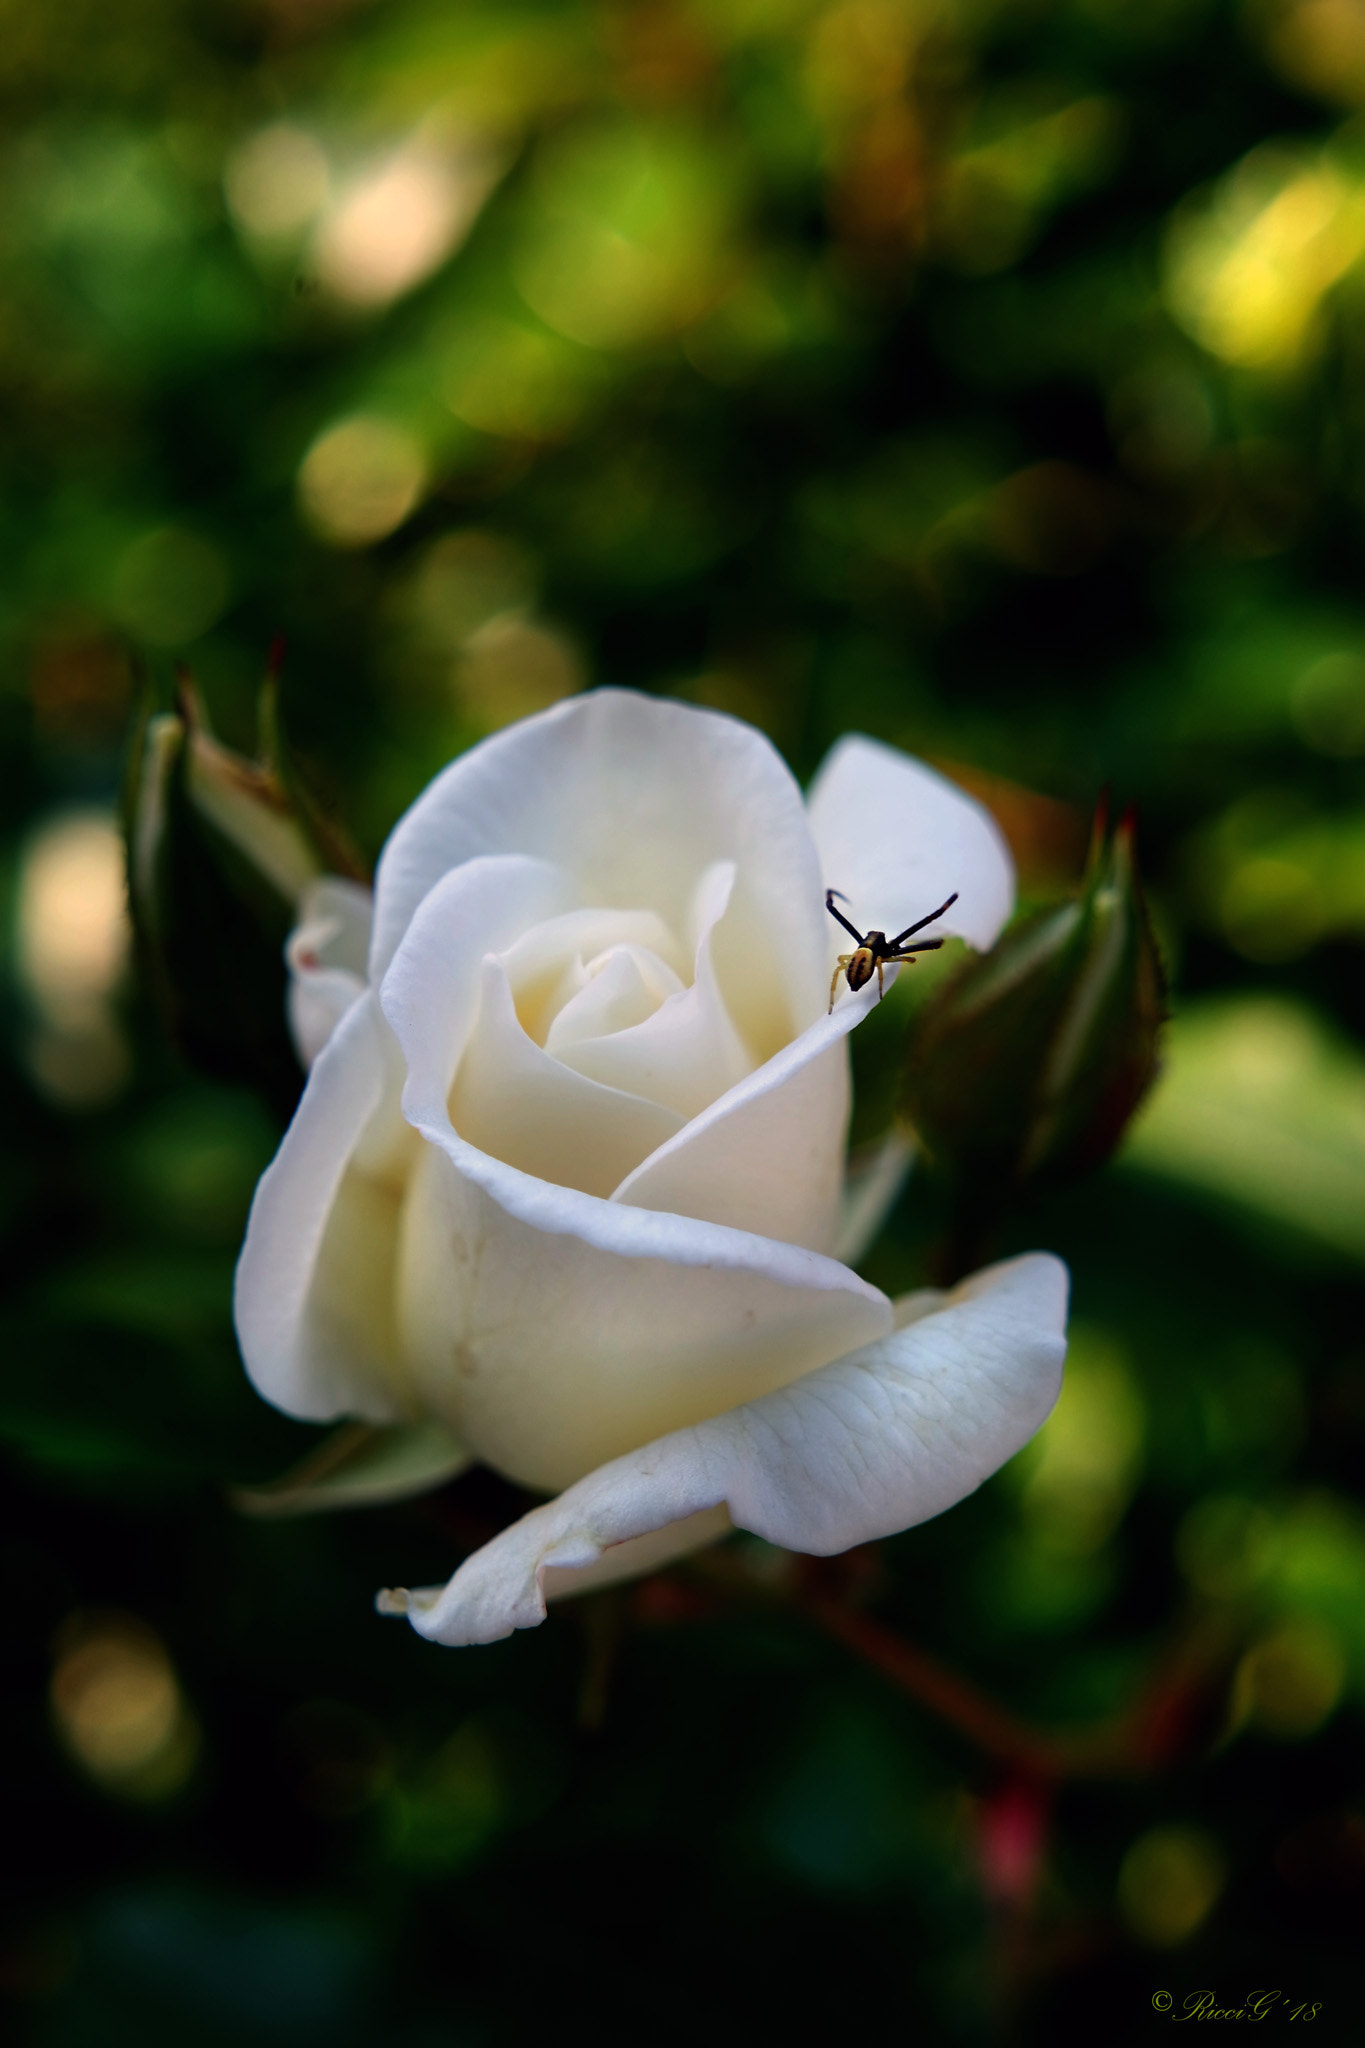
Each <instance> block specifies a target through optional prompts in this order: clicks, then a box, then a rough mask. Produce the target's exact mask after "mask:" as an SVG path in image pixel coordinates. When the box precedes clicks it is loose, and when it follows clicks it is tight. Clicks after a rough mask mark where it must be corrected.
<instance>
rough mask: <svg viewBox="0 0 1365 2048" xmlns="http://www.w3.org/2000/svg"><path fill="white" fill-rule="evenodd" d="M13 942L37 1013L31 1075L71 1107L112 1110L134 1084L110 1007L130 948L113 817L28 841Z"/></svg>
mask: <svg viewBox="0 0 1365 2048" xmlns="http://www.w3.org/2000/svg"><path fill="white" fill-rule="evenodd" d="M16 941H17V945H16V951H17V956H18V957H17V966H18V970H19V979H20V982H21V984H22V985H23V987H24V989H25V992H26V993H27V995H28V997H29V999H30V1002H31V1004H32V1008H33V1012H34V1019H33V1030H32V1033H31V1035H30V1037H29V1041H28V1045H27V1048H26V1050H27V1056H28V1065H29V1069H30V1072H31V1073H32V1075H33V1077H34V1079H35V1080H36V1081H37V1082H38V1084H39V1086H40V1087H42V1088H43V1090H44V1092H45V1093H47V1094H49V1095H51V1096H53V1097H54V1098H55V1099H56V1100H58V1101H59V1102H62V1103H63V1104H65V1105H66V1106H68V1107H71V1108H93V1107H95V1106H96V1105H98V1104H99V1103H102V1102H105V1101H107V1100H108V1099H109V1098H110V1097H111V1096H112V1095H114V1094H116V1093H117V1092H118V1090H119V1088H120V1087H121V1086H122V1085H123V1083H124V1081H125V1080H126V1079H127V1075H128V1066H129V1060H128V1050H127V1045H126V1043H125V1040H124V1036H123V1033H122V1030H121V1028H120V1026H119V1022H118V1019H117V1016H116V1014H115V1011H114V1007H113V998H114V994H115V991H116V989H117V986H118V983H119V980H120V977H121V976H122V974H123V971H124V967H125V965H126V962H127V958H128V949H129V942H130V928H129V923H128V903H127V886H126V881H125V873H124V854H123V841H122V839H121V837H120V835H119V833H118V830H117V828H116V827H115V825H114V821H113V819H112V818H111V817H110V816H109V815H108V814H107V812H103V811H73V812H69V813H67V814H66V815H64V816H60V817H57V818H54V819H52V820H50V821H49V822H48V823H47V824H45V825H43V826H41V827H40V828H39V829H38V831H37V832H36V833H35V834H34V835H33V837H32V838H31V839H30V840H29V842H28V845H27V847H26V848H25V850H24V853H23V856H22V860H21V864H20V871H19V891H18V918H17V930H16Z"/></svg>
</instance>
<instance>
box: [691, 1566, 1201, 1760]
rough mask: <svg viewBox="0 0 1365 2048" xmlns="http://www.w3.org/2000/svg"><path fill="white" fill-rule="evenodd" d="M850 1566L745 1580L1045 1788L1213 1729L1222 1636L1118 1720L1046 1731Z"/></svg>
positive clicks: (1159, 1672) (1152, 1754) (1167, 1665)
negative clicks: (929, 1639)
mask: <svg viewBox="0 0 1365 2048" xmlns="http://www.w3.org/2000/svg"><path fill="white" fill-rule="evenodd" d="M851 1555H852V1558H854V1559H856V1558H857V1557H858V1553H856V1552H855V1553H852V1554H851ZM863 1556H864V1559H865V1558H866V1553H863ZM844 1563H845V1561H844V1560H838V1561H837V1563H836V1569H835V1570H834V1571H831V1568H830V1566H829V1565H828V1564H825V1563H823V1562H822V1561H818V1560H814V1559H808V1560H804V1561H803V1565H802V1568H801V1569H800V1571H799V1572H798V1573H797V1574H796V1575H795V1579H794V1581H789V1582H788V1583H787V1584H786V1586H783V1587H767V1588H764V1587H761V1586H759V1585H756V1584H754V1582H753V1581H752V1580H748V1579H747V1575H746V1581H745V1582H744V1590H746V1591H748V1592H749V1593H750V1594H751V1595H752V1594H757V1595H758V1596H759V1597H760V1598H762V1597H765V1596H766V1597H768V1598H773V1597H776V1599H778V1600H780V1601H781V1602H782V1604H784V1605H788V1606H792V1607H795V1608H796V1610H797V1611H799V1612H800V1613H802V1614H804V1615H806V1616H807V1617H808V1619H810V1620H811V1621H813V1622H814V1623H815V1624H816V1626H817V1627H819V1628H821V1629H822V1630H823V1631H824V1632H825V1633H826V1634H827V1635H829V1636H832V1637H833V1638H834V1639H835V1641H836V1642H839V1643H841V1644H843V1646H844V1647H845V1648H846V1649H848V1650H851V1651H852V1652H853V1654H854V1655H855V1656H856V1657H859V1658H860V1659H861V1660H862V1661H863V1662H864V1663H865V1664H868V1665H870V1666H871V1667H872V1669H873V1670H875V1671H879V1672H880V1673H881V1674H882V1676H883V1677H884V1678H887V1679H889V1680H890V1681H891V1683H892V1684H893V1685H895V1686H896V1687H897V1688H898V1690H900V1691H901V1692H903V1693H905V1694H906V1695H907V1696H908V1697H909V1698H911V1699H913V1700H915V1701H917V1702H918V1703H919V1705H920V1706H922V1707H925V1708H927V1709H928V1711H929V1712H930V1713H931V1714H933V1715H935V1717H936V1718H937V1719H938V1720H940V1721H943V1722H945V1723H946V1724H947V1725H948V1726H949V1727H951V1728H954V1729H955V1730H956V1731H957V1733H958V1734H959V1735H962V1736H964V1737H965V1738H966V1740H967V1741H969V1742H970V1743H972V1744H973V1745H974V1747H975V1748H977V1749H979V1750H982V1751H984V1752H985V1753H986V1755H988V1756H991V1757H994V1758H995V1759H996V1760H997V1761H998V1762H1000V1763H1002V1764H1005V1765H1007V1766H1008V1767H1009V1768H1010V1769H1011V1770H1014V1771H1018V1772H1020V1773H1022V1774H1023V1775H1025V1776H1026V1777H1029V1778H1031V1779H1033V1780H1035V1781H1036V1782H1038V1783H1040V1784H1058V1783H1060V1782H1061V1781H1063V1780H1065V1779H1074V1778H1126V1777H1141V1776H1146V1775H1148V1774H1150V1773H1154V1772H1156V1771H1159V1770H1160V1769H1162V1768H1163V1767H1164V1766H1165V1765H1167V1764H1169V1763H1171V1762H1172V1761H1174V1759H1175V1758H1176V1757H1177V1756H1179V1755H1180V1754H1181V1753H1182V1751H1184V1750H1186V1749H1188V1748H1189V1747H1190V1746H1191V1744H1192V1743H1193V1742H1194V1741H1195V1740H1197V1739H1199V1737H1200V1736H1201V1735H1202V1734H1203V1733H1205V1732H1206V1729H1207V1724H1208V1709H1209V1707H1210V1705H1211V1704H1212V1703H1213V1701H1214V1700H1215V1699H1216V1698H1217V1696H1218V1687H1217V1679H1218V1678H1219V1676H1220V1674H1221V1672H1222V1670H1223V1668H1224V1666H1225V1664H1226V1661H1227V1650H1228V1645H1227V1644H1226V1643H1224V1642H1223V1640H1222V1639H1221V1636H1219V1637H1217V1638H1214V1637H1213V1636H1211V1635H1210V1634H1209V1633H1207V1632H1201V1633H1199V1634H1198V1635H1195V1634H1191V1635H1188V1636H1186V1637H1185V1638H1183V1639H1181V1640H1179V1641H1177V1642H1176V1643H1174V1644H1173V1645H1171V1646H1170V1647H1169V1648H1168V1649H1167V1651H1166V1652H1165V1654H1164V1655H1163V1656H1161V1657H1160V1658H1158V1660H1157V1662H1156V1664H1155V1666H1154V1668H1153V1670H1152V1672H1151V1674H1150V1675H1149V1678H1148V1680H1147V1683H1146V1684H1145V1686H1144V1687H1143V1688H1142V1689H1141V1691H1140V1692H1139V1694H1138V1696H1137V1698H1136V1699H1135V1700H1134V1701H1133V1702H1132V1704H1131V1705H1129V1706H1128V1707H1126V1708H1124V1709H1122V1710H1121V1711H1120V1712H1119V1713H1117V1714H1115V1715H1112V1716H1108V1717H1106V1718H1105V1719H1103V1720H1101V1721H1098V1722H1095V1723H1093V1724H1092V1725H1091V1726H1089V1727H1084V1728H1077V1729H1066V1730H1048V1729H1041V1728H1036V1727H1033V1726H1032V1725H1031V1724H1030V1723H1029V1722H1027V1721H1025V1720H1023V1719H1022V1718H1021V1717H1020V1716H1019V1715H1017V1714H1015V1713H1013V1712H1012V1711H1011V1710H1010V1709H1009V1708H1008V1707H1005V1706H1002V1705H1001V1704H1000V1703H999V1701H997V1700H994V1699H992V1698H991V1696H990V1695H989V1694H988V1693H986V1692H984V1691H983V1690H981V1688H980V1687H978V1686H976V1685H974V1684H973V1683H972V1681H971V1680H970V1679H968V1678H964V1677H963V1676H962V1675H961V1673H960V1672H957V1671H954V1670H953V1669H952V1668H951V1666H949V1665H947V1664H944V1663H942V1662H941V1661H940V1660H939V1659H938V1658H936V1657H934V1656H932V1655H930V1653H929V1652H928V1651H926V1650H922V1649H920V1648H919V1647H918V1645H916V1644H914V1643H911V1642H909V1641H908V1640H907V1639H906V1638H905V1637H904V1636H902V1635H900V1634H898V1633H897V1631H896V1630H894V1629H891V1628H888V1627H887V1626H886V1624H885V1623H884V1622H881V1621H878V1620H876V1619H875V1618H874V1617H873V1616H872V1615H870V1614H867V1613H866V1612H864V1611H863V1610H862V1609H861V1608H859V1607H858V1606H856V1605H855V1604H853V1602H852V1601H851V1600H850V1599H849V1597H848V1594H849V1591H850V1590H851V1588H850V1585H849V1580H848V1574H847V1571H845V1572H844V1574H842V1577H843V1584H842V1585H841V1584H840V1574H839V1573H838V1571H837V1565H841V1564H844ZM717 1567H721V1569H719V1570H718V1569H717ZM698 1568H700V1569H701V1570H702V1571H703V1572H704V1575H705V1577H706V1578H707V1579H708V1580H710V1581H711V1582H712V1583H713V1584H715V1583H717V1582H720V1583H722V1584H723V1585H724V1587H725V1589H726V1590H730V1591H735V1592H738V1591H739V1590H740V1588H741V1582H740V1580H739V1576H738V1574H736V1573H735V1572H734V1570H733V1567H732V1566H731V1565H730V1564H729V1562H728V1561H726V1562H725V1564H724V1565H723V1566H722V1560H721V1557H720V1556H712V1557H710V1558H706V1559H697V1560H695V1561H694V1564H693V1570H694V1571H695V1570H697V1569H698ZM854 1568H855V1570H856V1569H857V1567H856V1566H855V1567H854Z"/></svg>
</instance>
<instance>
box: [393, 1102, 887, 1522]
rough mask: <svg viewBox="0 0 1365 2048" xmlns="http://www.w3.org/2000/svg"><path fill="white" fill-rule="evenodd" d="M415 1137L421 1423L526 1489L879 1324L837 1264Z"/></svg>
mask: <svg viewBox="0 0 1365 2048" xmlns="http://www.w3.org/2000/svg"><path fill="white" fill-rule="evenodd" d="M424 1128H425V1130H426V1133H427V1135H429V1136H430V1137H431V1143H430V1145H429V1146H428V1147H427V1148H426V1149H424V1151H423V1153H422V1154H421V1157H420V1159H419V1163H418V1167H417V1170H416V1173H415V1175H414V1178H413V1182H412V1186H411V1189H410V1192H409V1196H408V1200H407V1202H406V1203H405V1205H404V1211H403V1226H402V1240H401V1250H400V1268H399V1273H400V1278H399V1329H400V1340H401V1344H402V1350H403V1357H404V1364H405V1367H406V1370H407V1372H408V1374H409V1375H410V1383H411V1385H412V1388H413V1392H414V1399H415V1402H416V1408H417V1412H420V1413H424V1414H429V1415H434V1416H436V1417H437V1418H439V1419H440V1420H441V1421H442V1422H444V1423H445V1424H446V1426H447V1427H448V1428H449V1429H451V1430H452V1431H454V1433H455V1434H456V1435H457V1436H459V1437H460V1438H461V1439H462V1440H463V1441H464V1442H465V1443H467V1444H468V1445H469V1447H470V1449H471V1450H472V1451H474V1452H475V1454H476V1455H477V1456H478V1457H480V1458H482V1459H484V1460H485V1461H486V1462H487V1463H488V1464H490V1465H493V1466H495V1467H496V1468H497V1470H499V1471H500V1472H503V1473H505V1474H507V1476H508V1477H509V1478H512V1479H517V1480H520V1481H521V1482H522V1483H523V1484H524V1485H527V1486H536V1487H544V1488H546V1489H550V1488H555V1487H560V1486H565V1485H568V1484H570V1483H571V1482H572V1481H573V1480H575V1479H577V1478H579V1477H581V1476H582V1474H583V1473H584V1472H587V1471H590V1470H591V1469H592V1467H593V1466H594V1465H596V1464H599V1463H601V1462H602V1461H603V1460H604V1459H606V1458H610V1457H614V1456H616V1455H617V1454H618V1453H619V1452H621V1451H623V1450H626V1449H628V1448H629V1447H630V1446H631V1445H632V1444H638V1443H643V1442H646V1441H647V1440H648V1439H649V1438H650V1437H652V1436H657V1435H659V1434H660V1433H661V1432H663V1431H665V1430H668V1429H675V1428H677V1427H679V1426H680V1425H681V1424H683V1423H685V1422H695V1421H698V1420H700V1419H701V1418H702V1417H703V1416H706V1415H712V1414H715V1413H716V1412H717V1411H718V1410H720V1409H723V1408H726V1407H728V1406H730V1405H731V1404H732V1403H733V1402H734V1401H735V1400H736V1399H739V1400H743V1399H745V1398H747V1397H749V1396H751V1395H756V1394H760V1393H767V1392H768V1391H769V1390H770V1389H772V1388H774V1387H780V1386H783V1385H785V1384H786V1382H787V1381H788V1380H789V1379H791V1378H793V1377H795V1376H796V1375H798V1374H800V1373H803V1372H809V1371H810V1370H811V1368H812V1367H814V1366H817V1365H823V1364H824V1362H825V1361H826V1360H827V1359H830V1358H836V1357H838V1356H839V1354H840V1353H841V1352H843V1351H845V1350H847V1349H848V1347H849V1345H850V1343H861V1342H866V1341H867V1340H868V1339H870V1338H872V1337H875V1336H878V1335H881V1334H882V1333H883V1332H885V1331H886V1330H887V1329H888V1328H889V1327H890V1322H891V1307H890V1303H889V1302H888V1301H887V1299H886V1297H885V1296H884V1295H881V1294H879V1293H878V1292H877V1290H876V1289H875V1288H872V1287H869V1286H867V1285H866V1283H865V1282H863V1281H860V1280H859V1279H858V1278H857V1276H856V1275H855V1274H853V1273H851V1272H849V1270H848V1269H847V1267H844V1266H839V1265H836V1264H835V1263H834V1261H833V1260H832V1259H820V1258H817V1257H816V1256H815V1255H814V1254H813V1253H810V1252H805V1251H801V1250H799V1249H798V1248H797V1247H796V1246H793V1245H783V1244H776V1243H774V1242H772V1241H770V1240H768V1239H766V1238H759V1237H751V1236H749V1235H747V1234H746V1233H744V1232H742V1231H737V1230H724V1229H720V1228H717V1227H716V1226H715V1225H713V1224H707V1223H697V1222H693V1221H691V1220H690V1219H689V1218H687V1217H683V1216H668V1215H656V1214H653V1213H651V1212H649V1211H646V1210H641V1209H628V1208H624V1207H619V1206H617V1205H616V1204H614V1203H609V1202H602V1201H599V1200H597V1199H596V1198H595V1197H594V1196H592V1195H584V1194H580V1193H578V1192H577V1191H576V1190H575V1189H572V1188H563V1187H552V1186H550V1185H549V1184H548V1183H547V1182H544V1181H539V1180H534V1179H532V1178H531V1177H530V1176H529V1175H528V1174H523V1173H519V1172H517V1170H516V1169H515V1168H513V1167H509V1166H505V1165H503V1164H502V1163H501V1162H500V1161H497V1160H492V1159H489V1158H488V1157H487V1156H486V1155H485V1154H484V1153H481V1152H477V1151H475V1149H474V1147H473V1146H472V1145H466V1144H464V1143H463V1141H462V1140H460V1139H459V1138H457V1137H456V1136H455V1134H454V1132H453V1131H451V1130H450V1128H449V1126H448V1125H447V1126H446V1129H445V1131H444V1132H443V1133H439V1132H436V1129H435V1126H425V1127H424Z"/></svg>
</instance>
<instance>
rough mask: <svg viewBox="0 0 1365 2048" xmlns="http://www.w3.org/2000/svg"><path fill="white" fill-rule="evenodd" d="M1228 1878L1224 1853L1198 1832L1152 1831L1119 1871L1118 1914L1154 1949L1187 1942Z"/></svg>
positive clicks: (1139, 1841)
mask: <svg viewBox="0 0 1365 2048" xmlns="http://www.w3.org/2000/svg"><path fill="white" fill-rule="evenodd" d="M1226 1875H1227V1864H1226V1861H1225V1858H1224V1856H1223V1852H1222V1850H1221V1849H1220V1848H1219V1846H1218V1843H1217V1842H1216V1841H1215V1840H1214V1838H1213V1836H1212V1835H1210V1834H1208V1833H1206V1831H1205V1830H1204V1829H1202V1828H1195V1827H1179V1826H1175V1827H1159V1828H1150V1829H1149V1830H1148V1831H1147V1833H1146V1834H1144V1835H1139V1837H1138V1839H1137V1841H1136V1842H1134V1843H1133V1845H1132V1847H1131V1848H1130V1849H1129V1851H1128V1853H1127V1855H1126V1856H1125V1857H1124V1859H1123V1863H1122V1866H1121V1867H1120V1870H1119V1886H1118V1896H1119V1910H1120V1912H1121V1913H1122V1914H1123V1917H1124V1920H1125V1921H1126V1922H1127V1924H1128V1926H1129V1928H1130V1929H1131V1931H1132V1932H1133V1934H1135V1935H1136V1937H1137V1939H1138V1940H1139V1941H1141V1942H1145V1943H1147V1944H1148V1946H1149V1947H1152V1948H1174V1947H1176V1946H1177V1945H1178V1944H1179V1943H1180V1942H1182V1941H1187V1940H1188V1939H1189V1937H1190V1935H1192V1934H1193V1933H1194V1932H1195V1930H1196V1928H1198V1927H1199V1926H1200V1925H1201V1924H1202V1922H1203V1921H1205V1920H1206V1919H1207V1918H1208V1916H1209V1914H1210V1912H1211V1911H1212V1910H1213V1907H1214V1906H1215V1905H1216V1904H1217V1901H1218V1898H1219V1895H1220V1893H1221V1892H1222V1889H1223V1885H1224V1882H1225V1879H1226Z"/></svg>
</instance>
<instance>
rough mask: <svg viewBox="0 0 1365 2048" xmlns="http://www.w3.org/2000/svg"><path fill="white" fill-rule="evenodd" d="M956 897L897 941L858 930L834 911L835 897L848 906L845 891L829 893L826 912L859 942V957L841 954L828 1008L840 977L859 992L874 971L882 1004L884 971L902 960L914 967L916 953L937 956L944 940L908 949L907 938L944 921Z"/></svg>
mask: <svg viewBox="0 0 1365 2048" xmlns="http://www.w3.org/2000/svg"><path fill="white" fill-rule="evenodd" d="M957 893H958V892H957V890H956V889H954V891H953V893H952V895H951V896H950V897H949V898H948V901H947V902H946V903H940V904H939V906H938V909H937V910H931V911H930V912H929V915H928V916H927V917H922V918H920V920H919V922H918V923H917V924H908V925H907V926H906V927H905V930H904V931H903V932H898V933H897V934H896V936H895V938H894V939H888V938H887V936H886V933H885V932H860V931H859V930H858V929H857V927H856V926H854V925H851V924H850V923H849V921H848V919H847V918H846V917H845V916H844V914H843V912H842V911H841V910H836V909H835V908H834V898H835V897H836V896H837V897H838V898H839V901H840V902H841V903H847V901H848V898H847V896H845V895H844V892H843V890H842V889H826V891H825V908H826V910H827V911H828V912H829V914H830V916H831V917H834V918H837V919H838V920H839V923H840V924H841V925H842V926H843V928H844V930H845V931H846V932H849V933H851V934H852V936H853V937H854V938H855V939H856V940H857V941H858V950H857V952H856V953H841V954H840V955H839V965H838V966H837V967H836V968H835V970H834V979H833V981H832V982H831V983H830V985H829V1006H830V1008H831V1010H832V1009H833V1008H834V991H835V989H837V988H838V986H839V976H840V975H841V974H842V975H843V977H844V979H845V981H847V983H848V985H849V987H850V988H853V989H857V988H862V987H863V986H864V985H865V984H866V983H867V982H869V981H871V979H872V975H873V971H874V970H875V971H876V976H877V991H878V998H877V999H878V1001H880V1000H881V998H882V996H884V995H885V994H886V989H885V987H884V986H883V983H882V969H883V967H889V966H892V965H894V964H895V962H897V961H899V960H908V961H909V962H910V965H911V966H912V967H913V966H914V964H915V959H914V956H915V954H916V953H936V952H937V951H938V949H939V947H940V946H941V945H942V944H943V941H942V939H921V940H920V942H919V944H918V945H917V946H907V945H906V943H905V942H906V940H907V939H908V938H911V937H913V935H914V934H915V933H916V932H922V931H923V930H924V927H925V925H927V924H932V923H933V921H934V919H935V918H936V917H942V915H943V913H944V911H945V910H949V909H951V908H952V906H953V904H954V903H956V902H957Z"/></svg>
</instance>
